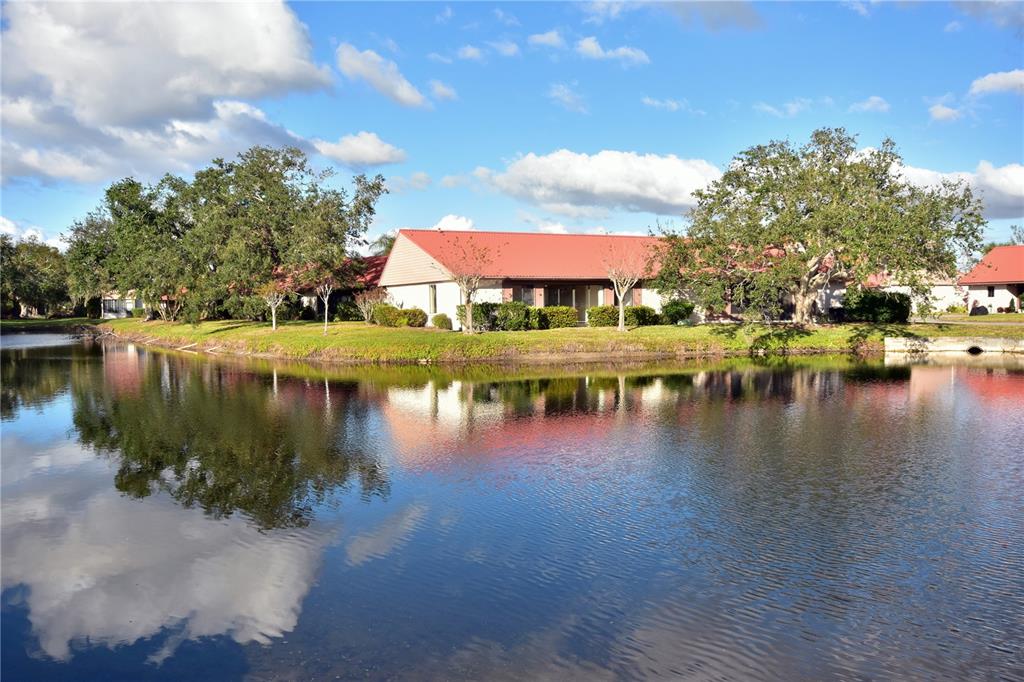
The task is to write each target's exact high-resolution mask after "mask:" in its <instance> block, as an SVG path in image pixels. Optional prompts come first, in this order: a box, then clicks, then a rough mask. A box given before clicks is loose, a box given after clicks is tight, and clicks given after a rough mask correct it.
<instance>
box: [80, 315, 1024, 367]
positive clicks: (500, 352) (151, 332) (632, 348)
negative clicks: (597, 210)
mask: <svg viewBox="0 0 1024 682" xmlns="http://www.w3.org/2000/svg"><path fill="white" fill-rule="evenodd" d="M100 328H101V329H104V330H108V331H110V332H113V333H114V334H116V335H118V336H121V337H123V338H127V339H131V340H134V341H138V342H143V343H151V344H159V345H165V346H171V347H178V348H180V347H188V348H189V349H191V350H205V351H214V352H221V353H238V354H248V355H268V356H277V357H285V358H306V359H319V360H330V361H341V362H419V361H424V360H426V361H433V362H460V361H494V362H507V361H539V362H566V361H567V362H572V361H588V360H616V359H644V358H647V359H655V358H673V357H677V358H683V357H696V356H714V355H733V354H748V353H752V352H753V353H757V352H767V353H846V352H851V351H859V352H870V351H874V350H880V349H881V347H882V339H883V338H884V337H886V336H911V337H915V336H916V337H936V336H995V337H1011V338H1024V325H1021V326H1020V327H1016V326H1014V327H1008V326H1006V325H1001V326H992V327H986V326H983V325H975V324H972V325H970V326H967V325H958V324H945V323H942V324H911V325H867V324H849V325H836V326H821V327H813V328H807V329H802V328H797V327H792V326H788V325H787V326H782V325H780V326H776V327H767V326H763V325H750V326H743V327H740V326H736V325H702V326H696V327H667V326H662V327H640V328H637V329H632V330H630V331H628V332H625V333H622V332H618V331H615V330H614V329H609V328H596V329H591V328H579V329H550V330H544V331H530V332H488V333H485V334H477V335H472V336H469V335H464V334H459V333H455V332H444V331H436V330H433V329H411V328H397V329H395V328H383V327H377V326H371V325H366V324H362V323H357V322H343V323H335V324H332V325H330V327H329V328H328V331H327V334H326V335H324V334H323V328H322V326H321V325H319V324H317V323H315V322H288V323H285V324H283V325H281V326H280V327H279V328H278V329H277V331H272V330H271V329H270V326H269V325H267V324H266V323H258V322H242V321H231V320H226V321H217V322H204V323H202V324H199V325H190V324H184V323H173V322H156V321H152V322H144V321H142V320H138V319H123V320H106V321H104V322H103V323H102V324H101V325H100Z"/></svg>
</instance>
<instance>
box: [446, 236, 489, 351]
mask: <svg viewBox="0 0 1024 682" xmlns="http://www.w3.org/2000/svg"><path fill="white" fill-rule="evenodd" d="M497 256H498V252H494V253H492V252H491V249H490V248H488V247H486V246H483V245H482V244H478V243H477V241H476V240H475V239H474V238H473V237H472V236H471V235H461V236H451V235H449V236H448V241H447V242H446V243H445V244H444V245H443V246H442V248H441V249H440V258H439V259H438V260H440V262H442V263H444V267H445V268H446V269H447V271H448V274H449V275H450V276H451V278H452V281H453V282H455V283H456V284H457V285H458V286H459V293H460V297H461V298H462V303H463V306H464V308H463V315H464V317H465V319H464V320H462V332H463V333H464V334H472V333H473V332H474V329H473V298H474V297H475V296H476V292H477V291H478V290H479V289H480V285H481V283H482V282H483V281H484V280H485V279H487V277H486V273H487V271H488V270H489V269H490V266H491V264H492V263H493V262H494V259H495V258H497Z"/></svg>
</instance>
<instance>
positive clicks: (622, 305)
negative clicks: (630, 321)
mask: <svg viewBox="0 0 1024 682" xmlns="http://www.w3.org/2000/svg"><path fill="white" fill-rule="evenodd" d="M619 331H620V332H624V331H626V302H625V301H624V300H623V298H622V296H619Z"/></svg>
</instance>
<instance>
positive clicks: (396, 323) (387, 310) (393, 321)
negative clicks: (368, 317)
mask: <svg viewBox="0 0 1024 682" xmlns="http://www.w3.org/2000/svg"><path fill="white" fill-rule="evenodd" d="M373 321H374V322H375V323H376V324H379V325H380V326H382V327H405V326H406V317H405V311H404V310H402V309H401V308H397V307H395V306H393V305H391V304H390V303H378V304H377V305H376V306H374V308H373Z"/></svg>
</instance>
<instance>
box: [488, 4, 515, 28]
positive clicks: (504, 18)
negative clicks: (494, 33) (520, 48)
mask: <svg viewBox="0 0 1024 682" xmlns="http://www.w3.org/2000/svg"><path fill="white" fill-rule="evenodd" d="M494 17H495V18H496V19H497V20H498V21H500V22H501V23H503V24H505V25H506V26H519V20H518V19H516V18H515V16H513V15H511V14H509V13H508V12H505V11H503V10H501V9H497V8H496V9H495V10H494Z"/></svg>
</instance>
